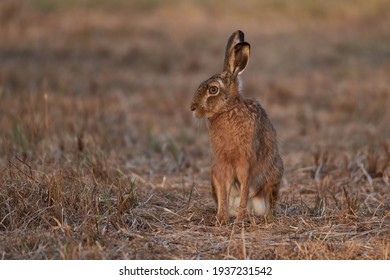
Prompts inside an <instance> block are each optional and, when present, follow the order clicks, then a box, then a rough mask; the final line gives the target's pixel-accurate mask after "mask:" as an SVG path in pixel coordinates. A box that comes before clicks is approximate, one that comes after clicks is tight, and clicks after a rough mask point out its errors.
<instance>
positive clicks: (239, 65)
mask: <svg viewBox="0 0 390 280" xmlns="http://www.w3.org/2000/svg"><path fill="white" fill-rule="evenodd" d="M249 53H250V45H249V43H247V42H242V43H238V44H236V45H235V46H234V48H233V49H232V50H231V52H230V55H229V56H228V59H227V61H228V62H227V68H226V69H225V70H226V71H227V73H228V74H229V75H230V79H231V80H235V79H236V78H237V76H238V75H240V74H241V73H242V72H244V70H245V68H246V66H247V65H248V62H249Z"/></svg>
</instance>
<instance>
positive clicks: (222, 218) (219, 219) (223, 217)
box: [215, 211, 228, 226]
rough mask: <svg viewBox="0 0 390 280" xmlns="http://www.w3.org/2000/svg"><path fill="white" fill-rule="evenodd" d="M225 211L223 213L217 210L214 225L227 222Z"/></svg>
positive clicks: (222, 224) (221, 224)
mask: <svg viewBox="0 0 390 280" xmlns="http://www.w3.org/2000/svg"><path fill="white" fill-rule="evenodd" d="M227 220H228V217H227V213H223V211H221V212H219V213H218V214H217V216H216V221H215V225H216V226H224V225H226V224H227Z"/></svg>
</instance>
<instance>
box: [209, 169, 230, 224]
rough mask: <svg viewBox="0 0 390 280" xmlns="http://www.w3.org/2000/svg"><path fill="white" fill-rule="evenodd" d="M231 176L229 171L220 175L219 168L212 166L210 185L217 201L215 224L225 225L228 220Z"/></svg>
mask: <svg viewBox="0 0 390 280" xmlns="http://www.w3.org/2000/svg"><path fill="white" fill-rule="evenodd" d="M231 177H232V176H229V173H228V174H225V176H221V173H220V170H215V168H212V171H211V185H212V187H213V193H214V195H215V196H214V198H215V200H216V202H217V216H216V218H217V221H216V223H217V225H225V224H226V223H227V221H228V188H229V186H230V185H231V182H232V178H231Z"/></svg>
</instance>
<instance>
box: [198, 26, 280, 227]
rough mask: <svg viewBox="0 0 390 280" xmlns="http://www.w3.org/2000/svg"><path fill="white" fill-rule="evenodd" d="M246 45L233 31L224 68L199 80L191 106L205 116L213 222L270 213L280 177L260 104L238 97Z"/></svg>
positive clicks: (271, 135) (273, 137)
mask: <svg viewBox="0 0 390 280" xmlns="http://www.w3.org/2000/svg"><path fill="white" fill-rule="evenodd" d="M249 51H250V45H249V43H247V42H245V41H244V33H243V32H242V31H240V30H238V31H235V32H234V33H233V34H232V35H231V36H230V38H229V40H228V42H227V46H226V53H225V61H224V65H223V72H222V73H220V74H216V75H214V76H212V77H211V78H209V79H208V80H206V81H204V82H202V83H201V84H200V86H199V88H198V89H197V90H196V92H195V94H194V96H193V98H192V101H191V106H190V109H191V111H193V114H194V115H195V117H196V118H206V119H208V132H209V140H210V144H211V150H212V164H211V186H212V191H213V197H214V199H215V201H216V203H217V215H216V220H217V224H219V225H223V224H226V223H227V221H228V218H229V217H236V221H238V222H241V221H242V220H243V219H244V218H245V217H246V214H247V211H248V212H249V213H251V214H254V215H255V216H259V217H261V216H267V215H269V214H270V212H271V210H272V209H273V206H274V204H275V201H276V199H277V196H278V192H279V186H280V182H281V179H282V176H283V161H282V158H281V157H280V155H279V150H278V144H277V138H276V131H275V129H274V127H273V126H272V124H271V121H270V120H269V119H268V116H267V114H266V112H265V110H264V109H263V108H262V107H261V105H260V104H259V102H257V101H256V100H254V99H251V98H245V97H244V96H243V95H242V84H241V77H240V75H241V74H242V73H243V72H244V70H245V68H246V66H247V65H248V61H249Z"/></svg>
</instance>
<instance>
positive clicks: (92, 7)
mask: <svg viewBox="0 0 390 280" xmlns="http://www.w3.org/2000/svg"><path fill="white" fill-rule="evenodd" d="M236 2H241V4H238V3H236ZM78 3H79V4H76V1H49V0H34V1H21V0H19V1H10V0H6V1H1V2H0V259H1V258H2V259H122V258H123V259H243V258H247V259H389V258H390V255H389V250H390V125H389V123H390V110H389V108H390V29H389V26H390V7H389V4H388V1H386V0H375V1H363V0H358V1H304V0H301V1H283V0H281V1H270V0H269V1H268V0H267V1H263V2H260V3H258V1H222V0H220V1H216V2H213V4H209V3H208V2H205V1H202V2H199V3H200V4H196V3H194V2H193V1H186V2H179V1H175V0H172V1H164V2H162V1H132V2H129V1H124V0H115V1H109V3H111V4H110V5H108V4H107V1H99V0H96V1H92V0H84V1H79V2H78ZM222 5H223V6H222ZM236 29H242V30H243V31H245V33H246V37H247V40H248V41H249V42H250V43H251V45H252V49H251V51H252V52H251V54H252V56H251V61H250V64H249V66H248V68H247V70H246V72H245V73H244V75H243V79H244V86H245V94H246V95H248V96H254V97H256V98H257V99H258V100H260V102H261V103H262V105H263V107H265V108H266V110H267V111H268V114H269V116H270V118H271V119H272V121H273V123H274V124H275V127H276V129H277V131H278V134H279V138H280V146H281V152H282V156H283V159H284V162H285V167H286V172H285V177H284V181H283V186H282V189H281V195H280V200H279V202H278V205H277V209H276V213H275V215H274V217H273V218H272V219H270V220H268V221H262V220H257V219H255V218H254V217H249V222H248V223H247V224H245V225H244V226H242V225H235V224H234V223H231V224H230V225H228V226H226V227H215V226H214V222H215V221H214V214H215V205H214V202H213V200H212V196H211V189H210V185H209V157H210V150H209V146H208V139H207V131H206V129H205V128H202V127H201V126H200V127H199V125H197V124H196V123H194V122H193V120H192V116H191V112H190V111H189V101H190V99H191V97H192V94H193V92H194V91H195V89H196V88H197V86H198V84H199V83H200V82H201V81H202V80H204V79H205V78H208V77H209V76H210V75H212V74H214V73H217V72H218V71H219V70H220V69H221V67H222V59H223V51H224V47H225V42H226V39H227V37H228V36H229V35H230V34H231V32H233V31H234V30H236Z"/></svg>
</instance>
